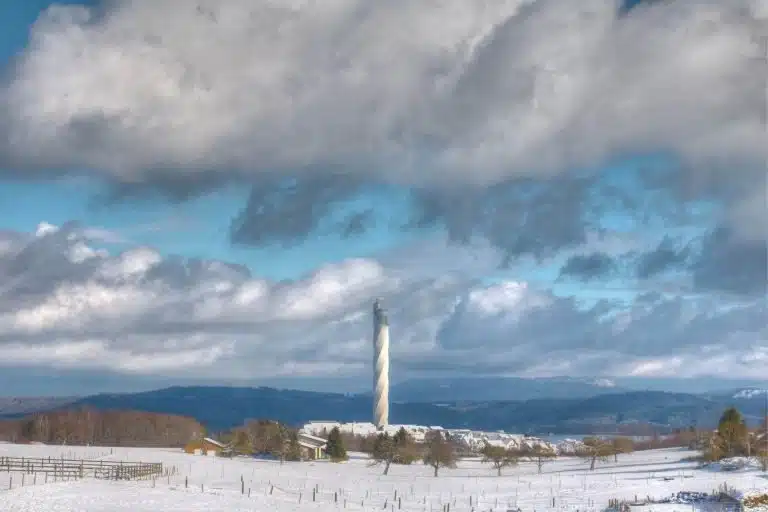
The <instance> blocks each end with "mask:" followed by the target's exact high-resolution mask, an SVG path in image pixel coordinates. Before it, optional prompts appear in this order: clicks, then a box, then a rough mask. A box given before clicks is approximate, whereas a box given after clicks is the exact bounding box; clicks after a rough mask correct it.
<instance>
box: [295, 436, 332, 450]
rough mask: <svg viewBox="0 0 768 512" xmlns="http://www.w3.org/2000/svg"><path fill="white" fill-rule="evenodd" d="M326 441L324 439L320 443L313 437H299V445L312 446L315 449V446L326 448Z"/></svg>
mask: <svg viewBox="0 0 768 512" xmlns="http://www.w3.org/2000/svg"><path fill="white" fill-rule="evenodd" d="M326 444H327V443H326V442H325V441H323V442H322V443H318V442H317V441H312V440H311V439H302V438H299V446H303V447H304V448H310V449H312V450H314V449H315V448H325V446H326Z"/></svg>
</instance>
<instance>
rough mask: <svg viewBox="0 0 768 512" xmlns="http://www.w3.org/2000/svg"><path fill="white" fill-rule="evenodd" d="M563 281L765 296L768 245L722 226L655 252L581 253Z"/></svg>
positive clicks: (668, 240) (666, 242)
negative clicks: (655, 285)
mask: <svg viewBox="0 0 768 512" xmlns="http://www.w3.org/2000/svg"><path fill="white" fill-rule="evenodd" d="M560 277H561V278H562V277H566V278H567V277H571V278H576V279H579V280H584V281H588V280H605V279H608V280H611V279H613V280H622V281H623V282H624V283H625V284H626V283H632V282H635V281H634V279H635V278H638V279H640V280H641V283H639V284H638V288H641V289H642V288H643V286H648V285H650V284H652V283H653V282H654V281H656V282H657V283H658V282H665V283H666V286H667V289H668V290H669V291H677V292H682V293H691V292H692V293H699V294H707V293H716V294H723V293H725V294H733V295H737V296H765V295H766V293H768V246H766V243H765V242H763V241H755V240H745V239H742V238H739V237H738V235H736V234H735V233H734V230H733V229H731V228H729V227H726V226H720V227H717V228H715V229H713V230H712V231H710V232H708V233H706V234H704V235H702V236H698V237H695V238H693V239H690V240H687V241H680V240H675V239H673V238H672V237H669V236H665V237H664V238H662V240H661V241H660V242H659V243H658V245H657V246H656V247H655V248H653V249H651V250H644V251H641V250H638V249H636V248H635V249H632V250H629V251H625V252H623V253H619V254H608V253H606V252H602V251H596V252H592V253H588V254H578V253H577V254H575V255H573V256H571V257H570V258H569V259H568V260H567V261H566V262H565V263H564V264H563V266H562V267H561V269H560ZM643 282H644V283H643Z"/></svg>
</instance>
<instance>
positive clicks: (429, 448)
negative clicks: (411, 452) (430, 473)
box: [423, 431, 456, 476]
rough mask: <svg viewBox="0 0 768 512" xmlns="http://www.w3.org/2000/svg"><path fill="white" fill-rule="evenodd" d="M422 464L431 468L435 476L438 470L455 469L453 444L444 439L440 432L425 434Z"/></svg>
mask: <svg viewBox="0 0 768 512" xmlns="http://www.w3.org/2000/svg"><path fill="white" fill-rule="evenodd" d="M425 441H426V443H425V451H424V458H423V460H424V464H426V465H428V466H432V468H433V469H434V470H435V476H437V474H438V471H439V470H440V468H455V467H456V452H455V451H454V448H453V444H451V442H450V441H449V440H447V439H446V438H445V436H444V435H443V433H442V432H441V431H432V432H429V433H427V435H426V439H425Z"/></svg>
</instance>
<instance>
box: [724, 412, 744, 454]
mask: <svg viewBox="0 0 768 512" xmlns="http://www.w3.org/2000/svg"><path fill="white" fill-rule="evenodd" d="M748 435H749V432H748V430H747V425H746V423H745V422H744V417H743V416H742V415H741V413H740V412H739V410H738V409H736V408H735V407H729V408H728V409H726V410H725V411H723V415H722V416H720V422H719V423H718V425H717V437H718V441H719V443H720V448H721V451H722V454H723V455H724V456H725V457H733V456H735V455H740V454H741V453H742V452H743V451H744V448H745V446H746V442H747V436H748Z"/></svg>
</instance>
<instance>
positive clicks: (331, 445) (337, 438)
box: [325, 427, 347, 462]
mask: <svg viewBox="0 0 768 512" xmlns="http://www.w3.org/2000/svg"><path fill="white" fill-rule="evenodd" d="M325 451H326V453H327V454H328V457H330V458H331V460H332V461H334V462H339V461H342V460H347V449H346V448H345V447H344V440H343V439H342V438H341V431H340V430H339V427H333V429H331V431H330V432H329V433H328V442H327V444H326V447H325Z"/></svg>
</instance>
